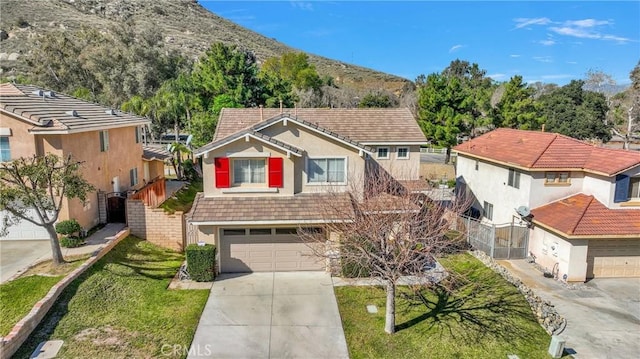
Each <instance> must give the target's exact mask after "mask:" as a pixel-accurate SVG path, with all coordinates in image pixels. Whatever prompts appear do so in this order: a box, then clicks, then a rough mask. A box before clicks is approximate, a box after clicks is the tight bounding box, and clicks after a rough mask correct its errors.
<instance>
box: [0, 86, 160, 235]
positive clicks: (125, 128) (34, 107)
mask: <svg viewBox="0 0 640 359" xmlns="http://www.w3.org/2000/svg"><path fill="white" fill-rule="evenodd" d="M150 122H151V121H150V120H149V119H147V118H143V117H138V116H134V115H131V114H128V113H125V112H122V111H117V110H113V109H110V108H107V107H103V106H100V105H97V104H94V103H90V102H87V101H83V100H80V99H76V98H73V97H70V96H67V95H64V94H59V93H55V92H53V91H47V90H43V89H41V88H38V87H36V86H29V85H20V84H11V83H4V84H0V154H1V158H0V160H1V161H11V160H14V159H17V158H20V157H31V156H34V155H43V154H46V153H54V154H57V155H58V156H62V157H66V156H68V155H71V156H73V158H74V159H76V160H79V161H82V162H83V164H82V167H81V172H82V175H83V176H84V178H85V179H86V180H87V181H88V182H90V183H91V184H92V185H93V186H94V187H95V188H96V190H97V193H96V192H94V193H91V194H89V196H88V198H87V201H86V202H85V203H84V204H82V203H81V202H80V201H79V200H71V201H68V200H66V199H65V200H64V201H63V206H62V210H61V212H60V215H59V219H60V220H64V219H72V218H73V219H77V220H78V222H80V225H81V226H82V227H84V228H85V229H90V228H91V227H93V226H95V225H97V224H98V223H100V222H106V221H108V220H109V219H111V218H107V217H108V214H109V213H113V214H116V213H117V214H121V217H122V218H121V219H124V206H122V208H121V211H119V209H118V208H111V209H112V211H111V212H110V211H109V208H107V207H108V205H109V204H108V199H107V198H106V197H107V193H113V192H118V193H121V192H125V193H126V191H127V190H130V189H132V188H138V187H139V186H141V185H142V184H143V183H144V181H148V180H150V179H152V178H154V177H156V176H162V175H163V172H159V171H158V169H160V170H161V168H162V167H161V164H162V161H163V160H162V159H158V158H157V156H155V155H154V153H149V155H151V156H154V157H145V155H146V154H147V153H146V152H145V151H144V148H143V144H142V141H141V127H142V126H145V125H148V124H150ZM156 162H160V165H158V164H157V163H156ZM98 193H101V194H102V197H101V198H99V197H100V196H99V195H98ZM118 197H120V198H122V196H118ZM118 201H120V200H119V199H118ZM112 202H113V201H112ZM119 204H121V203H119ZM6 215H8V214H7V213H2V212H0V219H2V218H1V217H3V216H6ZM112 217H113V216H112ZM114 220H115V218H114ZM48 238H49V235H48V234H47V233H46V231H45V230H44V228H42V227H39V226H37V225H35V224H32V223H30V222H28V221H24V220H23V221H21V222H20V223H19V224H17V225H14V226H11V227H9V232H8V234H7V235H5V236H2V237H0V239H48Z"/></svg>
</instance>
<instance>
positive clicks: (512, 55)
mask: <svg viewBox="0 0 640 359" xmlns="http://www.w3.org/2000/svg"><path fill="white" fill-rule="evenodd" d="M520 56H522V55H519V54H511V55H509V57H513V58H517V57H520Z"/></svg>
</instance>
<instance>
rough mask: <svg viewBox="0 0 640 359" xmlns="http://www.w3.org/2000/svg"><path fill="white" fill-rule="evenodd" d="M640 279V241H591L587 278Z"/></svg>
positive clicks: (588, 253)
mask: <svg viewBox="0 0 640 359" xmlns="http://www.w3.org/2000/svg"><path fill="white" fill-rule="evenodd" d="M611 277H640V241H639V240H637V239H629V240H623V239H620V240H604V239H602V240H590V241H589V249H588V252H587V278H611Z"/></svg>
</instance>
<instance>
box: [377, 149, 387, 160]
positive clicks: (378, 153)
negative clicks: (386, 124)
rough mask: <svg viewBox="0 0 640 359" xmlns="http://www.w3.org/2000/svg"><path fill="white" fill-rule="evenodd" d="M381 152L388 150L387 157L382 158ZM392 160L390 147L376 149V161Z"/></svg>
mask: <svg viewBox="0 0 640 359" xmlns="http://www.w3.org/2000/svg"><path fill="white" fill-rule="evenodd" d="M380 150H387V155H386V156H385V157H382V156H380ZM390 158H391V148H389V147H388V146H380V147H376V159H379V160H388V159H390Z"/></svg>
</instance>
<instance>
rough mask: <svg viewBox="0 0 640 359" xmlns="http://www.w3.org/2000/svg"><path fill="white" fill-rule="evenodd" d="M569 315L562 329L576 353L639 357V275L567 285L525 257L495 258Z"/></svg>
mask: <svg viewBox="0 0 640 359" xmlns="http://www.w3.org/2000/svg"><path fill="white" fill-rule="evenodd" d="M497 262H498V263H500V264H501V265H503V266H504V267H505V268H507V269H509V270H510V271H511V273H512V274H514V275H515V276H517V277H519V278H520V280H522V281H523V282H524V283H525V284H526V285H527V286H529V288H531V289H532V290H533V291H534V292H535V293H536V294H537V295H539V296H540V297H541V298H543V299H545V300H548V301H549V302H551V304H554V305H555V307H556V310H557V311H558V313H560V315H562V316H563V317H565V318H566V319H567V327H566V329H565V330H564V332H562V333H561V334H560V336H561V337H562V338H564V339H565V340H566V348H569V349H570V350H568V352H569V353H572V352H575V353H574V354H573V355H574V357H575V358H577V359H582V358H599V359H600V358H601V359H605V358H611V359H614V358H616V359H617V358H638V356H639V355H640V278H602V279H593V280H591V281H589V282H588V283H586V284H584V285H579V286H577V287H578V288H580V287H582V289H569V288H568V287H567V286H565V285H563V284H562V283H560V282H558V281H556V280H554V279H549V278H545V277H543V275H542V273H541V272H539V271H538V270H536V269H535V268H534V267H533V266H532V265H531V264H530V263H527V262H526V261H525V260H503V261H497Z"/></svg>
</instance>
